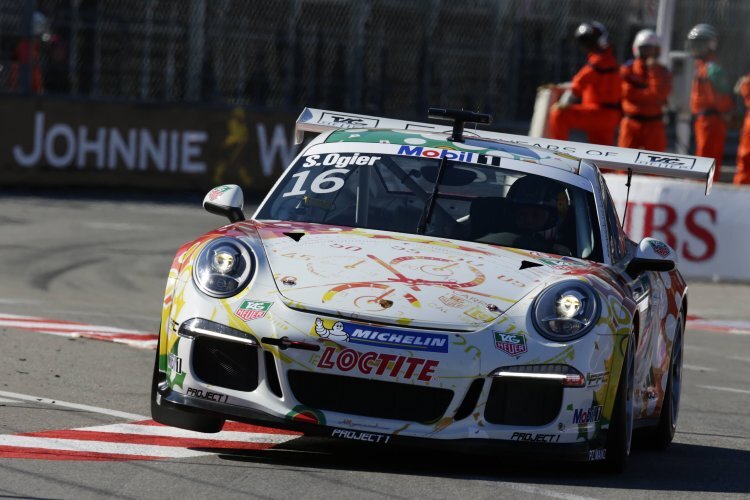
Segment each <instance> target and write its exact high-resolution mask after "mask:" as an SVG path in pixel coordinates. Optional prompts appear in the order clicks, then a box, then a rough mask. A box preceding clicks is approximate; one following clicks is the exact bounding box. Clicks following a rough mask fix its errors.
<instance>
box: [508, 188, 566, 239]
mask: <svg viewBox="0 0 750 500" xmlns="http://www.w3.org/2000/svg"><path fill="white" fill-rule="evenodd" d="M507 199H509V200H511V201H512V203H513V210H514V213H515V223H516V228H517V229H518V231H519V232H521V233H535V232H536V233H540V234H542V235H543V236H544V237H545V238H547V239H550V240H552V239H554V237H555V232H554V231H551V230H554V228H555V227H556V226H557V224H558V222H559V221H561V220H562V219H564V218H565V215H566V214H567V212H568V208H569V205H570V203H569V200H568V195H567V193H566V192H565V188H564V187H563V186H562V184H560V183H559V182H556V181H554V180H551V179H547V178H545V177H541V176H538V175H531V174H529V175H526V176H524V177H521V178H520V179H518V180H517V181H515V182H514V183H513V184H512V185H511V186H510V188H509V189H508V194H507Z"/></svg>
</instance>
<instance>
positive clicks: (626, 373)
mask: <svg viewBox="0 0 750 500" xmlns="http://www.w3.org/2000/svg"><path fill="white" fill-rule="evenodd" d="M626 349H627V350H626V351H625V359H624V360H623V364H622V371H621V372H620V383H619V384H618V385H617V398H616V399H615V406H614V409H613V411H612V421H611V423H610V425H609V430H608V432H607V454H606V457H605V461H604V468H605V470H607V471H608V472H618V473H619V472H622V471H624V470H625V465H626V464H627V461H628V457H629V456H630V447H631V444H632V442H633V420H634V411H633V390H634V387H635V354H634V353H635V348H634V343H633V335H632V334H631V335H628V340H627V348H626Z"/></svg>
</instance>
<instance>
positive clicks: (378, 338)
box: [313, 318, 448, 352]
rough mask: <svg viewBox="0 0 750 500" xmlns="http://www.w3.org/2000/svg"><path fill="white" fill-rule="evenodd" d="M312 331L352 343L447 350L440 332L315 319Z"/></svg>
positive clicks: (444, 336) (325, 336)
mask: <svg viewBox="0 0 750 500" xmlns="http://www.w3.org/2000/svg"><path fill="white" fill-rule="evenodd" d="M313 331H314V332H315V333H316V334H317V335H318V336H319V337H322V338H330V339H331V340H335V339H337V338H341V340H346V341H347V342H351V343H353V344H362V345H372V346H377V347H390V348H393V349H409V350H415V351H428V352H448V336H447V335H444V334H442V333H427V332H414V331H411V332H404V331H400V330H393V329H390V328H381V327H374V326H366V325H353V324H350V323H344V322H343V321H336V322H333V321H325V320H322V319H320V318H316V319H315V326H314V327H313Z"/></svg>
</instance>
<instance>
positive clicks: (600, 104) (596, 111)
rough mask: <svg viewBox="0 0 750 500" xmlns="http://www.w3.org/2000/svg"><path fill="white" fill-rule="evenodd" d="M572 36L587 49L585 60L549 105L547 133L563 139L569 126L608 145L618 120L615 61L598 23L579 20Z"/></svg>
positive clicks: (617, 78)
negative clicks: (561, 92) (562, 91)
mask: <svg viewBox="0 0 750 500" xmlns="http://www.w3.org/2000/svg"><path fill="white" fill-rule="evenodd" d="M575 37H576V40H577V41H578V43H579V44H580V45H581V46H582V47H583V48H584V50H586V52H587V63H586V65H585V66H584V67H583V68H581V69H580V70H579V71H578V73H576V75H575V76H574V77H573V86H572V88H571V89H569V90H568V91H566V92H565V93H564V94H563V95H562V97H561V98H560V100H559V101H558V102H557V103H555V104H554V105H553V106H552V111H551V113H550V122H549V126H550V135H551V136H552V138H553V139H562V140H567V139H568V136H569V135H570V130H571V129H578V130H583V131H585V132H586V133H587V134H588V141H589V142H591V143H593V144H604V145H612V144H613V143H614V140H615V129H616V128H617V124H618V123H619V121H620V94H621V88H620V87H621V85H622V80H621V78H620V72H619V64H618V63H617V59H616V58H615V55H614V52H613V51H612V47H611V46H610V44H609V41H608V39H607V29H606V28H605V27H604V26H603V25H602V24H601V23H598V22H595V21H594V22H591V23H582V24H581V25H580V26H578V29H577V30H576V33H575Z"/></svg>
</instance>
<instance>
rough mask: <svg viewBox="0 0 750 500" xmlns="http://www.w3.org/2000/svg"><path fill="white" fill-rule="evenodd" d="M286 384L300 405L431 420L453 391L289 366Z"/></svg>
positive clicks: (390, 416) (336, 410)
mask: <svg viewBox="0 0 750 500" xmlns="http://www.w3.org/2000/svg"><path fill="white" fill-rule="evenodd" d="M288 376H289V385H290V386H291V389H292V393H294V397H295V398H296V399H297V400H298V401H299V402H300V403H302V404H303V405H305V406H310V407H312V408H316V409H319V410H327V411H335V412H339V413H348V414H350V415H361V416H363V417H372V418H387V419H394V420H407V421H411V422H434V421H436V420H438V419H439V418H441V417H442V416H443V415H444V414H445V411H446V410H447V408H448V405H449V404H450V402H451V400H452V399H453V391H451V390H448V389H441V388H436V387H422V386H416V385H411V384H399V383H397V382H382V381H380V380H367V379H361V378H354V377H343V376H341V375H328V374H321V373H311V372H303V371H298V370H290V371H289V372H288Z"/></svg>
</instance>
